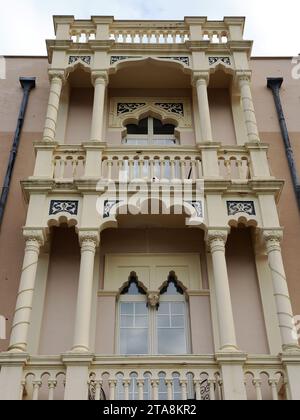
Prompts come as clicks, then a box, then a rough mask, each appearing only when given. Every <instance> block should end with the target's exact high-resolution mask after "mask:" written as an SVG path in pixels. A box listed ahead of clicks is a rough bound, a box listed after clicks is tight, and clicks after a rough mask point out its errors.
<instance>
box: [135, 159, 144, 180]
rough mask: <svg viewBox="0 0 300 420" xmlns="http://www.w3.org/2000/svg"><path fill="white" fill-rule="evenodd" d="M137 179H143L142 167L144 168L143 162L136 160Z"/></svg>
mask: <svg viewBox="0 0 300 420" xmlns="http://www.w3.org/2000/svg"><path fill="white" fill-rule="evenodd" d="M137 162H138V178H139V179H142V178H143V166H144V160H138V161H137Z"/></svg>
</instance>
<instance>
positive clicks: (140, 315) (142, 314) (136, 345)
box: [120, 302, 149, 354]
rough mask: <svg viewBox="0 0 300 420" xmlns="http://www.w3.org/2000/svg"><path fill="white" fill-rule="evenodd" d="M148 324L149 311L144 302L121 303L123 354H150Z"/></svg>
mask: <svg viewBox="0 0 300 420" xmlns="http://www.w3.org/2000/svg"><path fill="white" fill-rule="evenodd" d="M148 323H149V321H148V309H147V306H146V304H145V303H144V302H130V303H127V302H126V303H125V302H121V304H120V352H121V354H148Z"/></svg>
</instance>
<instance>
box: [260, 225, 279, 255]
mask: <svg viewBox="0 0 300 420" xmlns="http://www.w3.org/2000/svg"><path fill="white" fill-rule="evenodd" d="M262 236H263V240H264V242H265V245H266V248H267V252H268V253H269V252H271V251H280V250H281V247H280V243H281V241H282V238H283V231H282V230H281V229H274V230H264V231H263V233H262Z"/></svg>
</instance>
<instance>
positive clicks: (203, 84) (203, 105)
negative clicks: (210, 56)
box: [193, 73, 212, 143]
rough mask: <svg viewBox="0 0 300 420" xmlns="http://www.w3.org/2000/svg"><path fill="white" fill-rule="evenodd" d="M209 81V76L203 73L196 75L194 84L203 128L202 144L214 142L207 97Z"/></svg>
mask: <svg viewBox="0 0 300 420" xmlns="http://www.w3.org/2000/svg"><path fill="white" fill-rule="evenodd" d="M208 80H209V74H208V73H203V74H198V73H196V74H195V75H194V80H193V83H194V85H195V86H196V91H197V99H198V107H199V118H200V126H201V137H202V139H201V140H202V142H203V143H206V142H210V141H212V129H211V121H210V112H209V102H208V95H207V85H208Z"/></svg>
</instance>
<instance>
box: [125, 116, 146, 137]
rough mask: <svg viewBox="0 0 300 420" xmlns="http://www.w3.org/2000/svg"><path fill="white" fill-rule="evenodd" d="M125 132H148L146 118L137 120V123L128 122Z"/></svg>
mask: <svg viewBox="0 0 300 420" xmlns="http://www.w3.org/2000/svg"><path fill="white" fill-rule="evenodd" d="M126 127H127V134H148V118H144V119H143V120H141V121H139V123H138V125H136V124H128V125H126Z"/></svg>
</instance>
